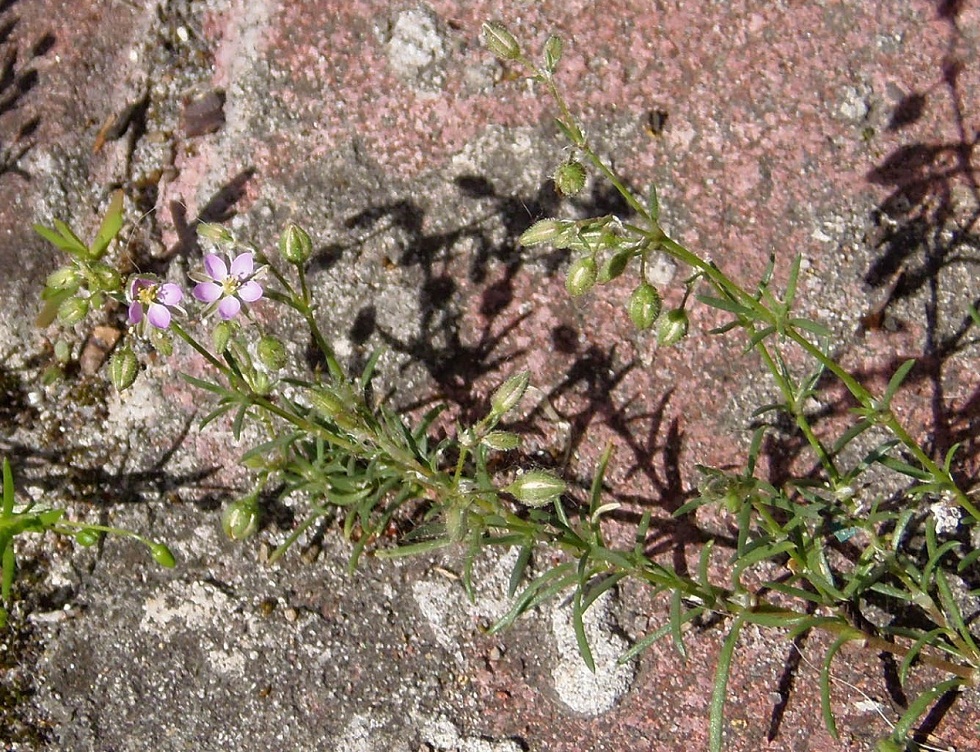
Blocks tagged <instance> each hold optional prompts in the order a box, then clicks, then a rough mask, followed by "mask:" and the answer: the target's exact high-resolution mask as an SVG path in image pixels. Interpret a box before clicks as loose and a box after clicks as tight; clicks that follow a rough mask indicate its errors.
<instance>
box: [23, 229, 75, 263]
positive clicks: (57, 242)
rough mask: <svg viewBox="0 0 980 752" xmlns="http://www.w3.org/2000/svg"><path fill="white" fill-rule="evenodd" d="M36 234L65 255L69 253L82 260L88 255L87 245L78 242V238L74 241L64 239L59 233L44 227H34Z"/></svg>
mask: <svg viewBox="0 0 980 752" xmlns="http://www.w3.org/2000/svg"><path fill="white" fill-rule="evenodd" d="M34 232H36V233H37V234H38V235H40V236H41V237H42V238H44V239H45V240H47V241H48V242H49V243H51V244H52V245H53V246H55V247H56V248H58V249H60V250H62V251H64V252H65V253H69V254H71V255H73V256H79V257H81V258H84V257H86V256H87V255H88V248H86V247H85V244H84V243H82V241H81V240H78V238H75V240H74V241H73V240H71V239H70V238H65V237H62V236H61V235H60V234H58V233H57V232H55V231H54V230H51V229H49V228H47V227H45V226H44V225H34ZM76 241H77V242H76Z"/></svg>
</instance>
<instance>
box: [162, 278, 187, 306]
mask: <svg viewBox="0 0 980 752" xmlns="http://www.w3.org/2000/svg"><path fill="white" fill-rule="evenodd" d="M183 299H184V291H183V290H181V289H180V287H179V286H178V285H175V284H174V283H173V282H166V283H164V284H163V285H161V286H160V292H158V293H157V300H159V301H160V302H161V303H163V304H164V305H177V304H178V303H179V302H180V301H182V300H183Z"/></svg>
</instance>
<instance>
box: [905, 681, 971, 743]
mask: <svg viewBox="0 0 980 752" xmlns="http://www.w3.org/2000/svg"><path fill="white" fill-rule="evenodd" d="M962 683H963V679H961V678H959V677H957V678H955V679H947V680H946V681H944V682H940V683H939V684H937V685H936V686H934V687H931V688H930V689H927V690H926V691H925V692H923V693H922V694H921V695H919V696H918V697H916V698H915V699H914V700H913V701H912V702H911V703H910V704H909V707H908V710H906V711H905V712H904V713H903V714H902V717H901V718H900V719H899V720H898V723H896V724H895V728H894V729H893V730H892V738H893V739H894V740H895V741H897V742H900V743H905V741H906V740H907V738H908V735H909V732H910V731H911V730H912V726H914V725H915V722H916V721H918V720H919V718H920V717H921V716H922V715H923V714H925V712H926V711H927V710H929V706H930V705H932V703H933V701H934V700H936V699H937V698H939V697H942V696H943V695H944V694H946V693H947V692H951V691H953V690H957V689H959V687H960V685H961V684H962Z"/></svg>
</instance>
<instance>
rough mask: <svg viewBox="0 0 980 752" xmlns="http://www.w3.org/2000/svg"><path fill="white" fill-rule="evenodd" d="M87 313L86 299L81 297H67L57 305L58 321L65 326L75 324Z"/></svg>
mask: <svg viewBox="0 0 980 752" xmlns="http://www.w3.org/2000/svg"><path fill="white" fill-rule="evenodd" d="M87 314H88V301H87V300H84V299H82V298H68V300H66V301H65V302H64V303H62V304H61V305H60V306H58V321H60V322H61V323H62V324H64V325H65V326H71V325H72V324H77V323H78V322H79V321H81V320H82V319H84V318H85V316H86V315H87Z"/></svg>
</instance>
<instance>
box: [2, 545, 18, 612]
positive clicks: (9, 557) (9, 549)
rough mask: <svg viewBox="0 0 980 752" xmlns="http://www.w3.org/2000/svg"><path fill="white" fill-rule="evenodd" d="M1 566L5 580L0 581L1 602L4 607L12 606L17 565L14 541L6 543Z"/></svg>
mask: <svg viewBox="0 0 980 752" xmlns="http://www.w3.org/2000/svg"><path fill="white" fill-rule="evenodd" d="M0 566H2V567H3V579H2V580H0V601H2V602H3V605H4V606H9V605H10V591H11V589H12V588H13V584H14V571H15V570H16V568H17V563H16V561H15V559H14V540H13V537H10V538H8V539H7V540H6V541H5V542H4V546H3V556H2V557H0Z"/></svg>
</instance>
